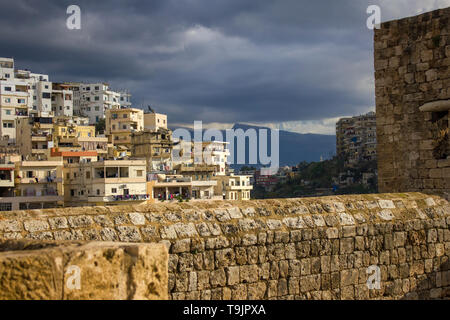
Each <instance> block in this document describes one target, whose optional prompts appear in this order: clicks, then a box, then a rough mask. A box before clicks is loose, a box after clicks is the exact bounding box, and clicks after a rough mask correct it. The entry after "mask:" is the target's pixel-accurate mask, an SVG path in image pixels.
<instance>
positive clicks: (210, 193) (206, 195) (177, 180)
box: [151, 174, 221, 201]
mask: <svg viewBox="0 0 450 320" xmlns="http://www.w3.org/2000/svg"><path fill="white" fill-rule="evenodd" d="M216 185H217V181H213V180H206V181H198V180H193V179H192V177H187V176H181V175H164V174H163V175H158V177H157V180H156V181H155V182H154V183H153V184H152V185H151V188H152V192H151V195H152V198H153V199H155V200H156V201H167V200H173V201H178V198H179V197H181V198H182V199H184V200H186V199H189V200H220V199H221V197H217V196H216V195H215V194H214V188H215V187H216Z"/></svg>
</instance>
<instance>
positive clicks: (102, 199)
mask: <svg viewBox="0 0 450 320" xmlns="http://www.w3.org/2000/svg"><path fill="white" fill-rule="evenodd" d="M150 199H151V197H150V195H147V194H138V195H115V196H105V197H101V196H96V197H95V196H92V197H88V201H89V202H123V201H127V202H132V201H146V200H150Z"/></svg>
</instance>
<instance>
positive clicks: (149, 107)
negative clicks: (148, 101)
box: [147, 105, 155, 113]
mask: <svg viewBox="0 0 450 320" xmlns="http://www.w3.org/2000/svg"><path fill="white" fill-rule="evenodd" d="M147 108H148V111H150V112H151V113H155V110H153V109H152V107H151V106H150V105H148V106H147Z"/></svg>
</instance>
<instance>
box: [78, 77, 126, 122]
mask: <svg viewBox="0 0 450 320" xmlns="http://www.w3.org/2000/svg"><path fill="white" fill-rule="evenodd" d="M70 85H71V86H72V87H73V93H74V95H73V99H74V101H73V109H74V114H75V115H80V116H84V117H88V118H89V123H90V124H95V123H97V122H98V121H99V120H100V119H104V118H105V113H106V110H109V109H113V108H115V109H120V108H121V107H123V108H126V107H129V106H131V94H130V93H128V92H117V91H113V90H111V89H110V88H109V85H108V84H107V83H70Z"/></svg>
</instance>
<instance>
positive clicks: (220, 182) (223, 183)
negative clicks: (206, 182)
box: [213, 175, 253, 200]
mask: <svg viewBox="0 0 450 320" xmlns="http://www.w3.org/2000/svg"><path fill="white" fill-rule="evenodd" d="M250 178H251V176H243V175H239V176H235V175H229V176H220V175H219V176H215V177H214V178H213V179H214V180H217V186H216V188H215V194H217V195H221V196H222V197H223V199H224V200H250V192H251V190H253V186H252V185H251V183H250Z"/></svg>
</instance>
